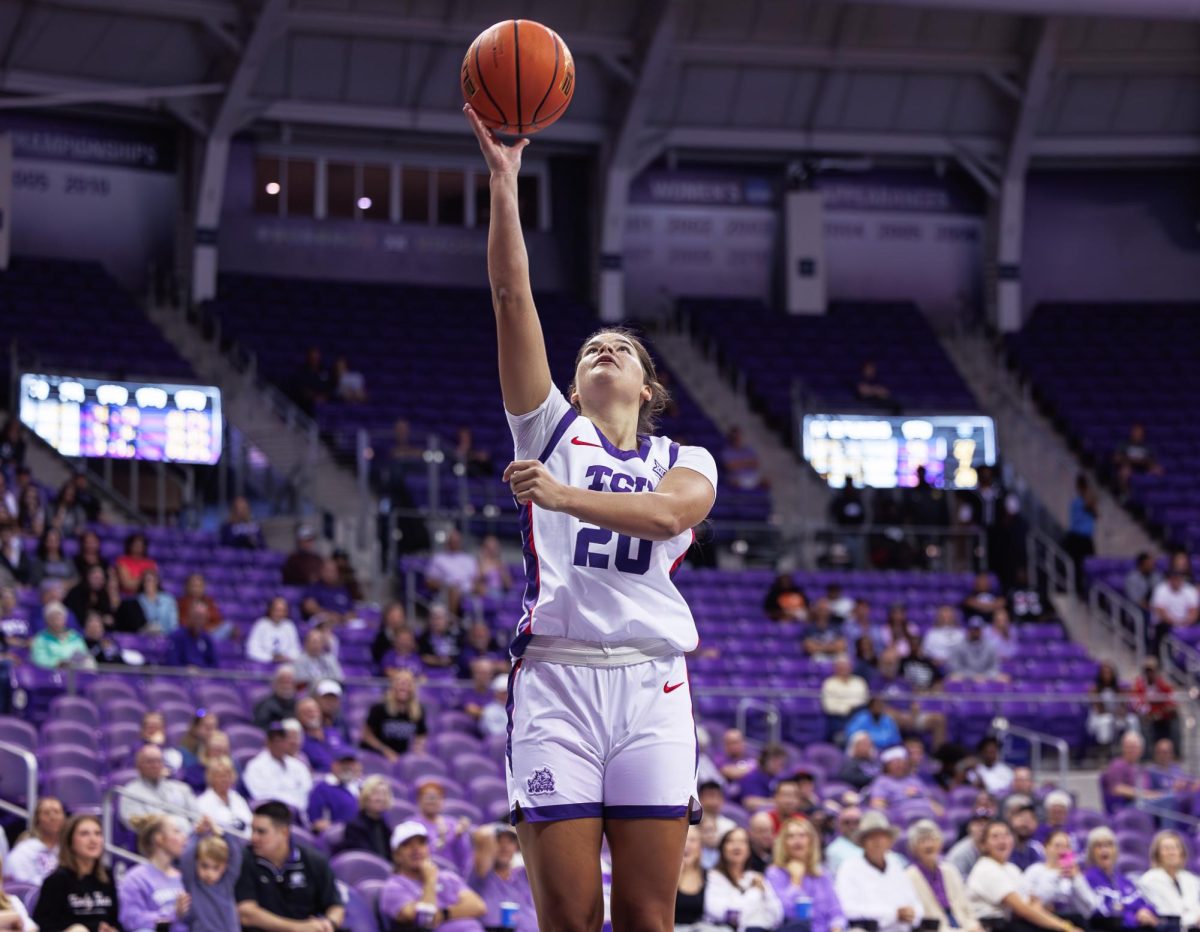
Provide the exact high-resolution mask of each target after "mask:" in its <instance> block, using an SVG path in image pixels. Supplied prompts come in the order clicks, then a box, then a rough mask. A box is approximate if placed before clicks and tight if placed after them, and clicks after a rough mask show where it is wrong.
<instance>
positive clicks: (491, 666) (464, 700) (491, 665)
mask: <svg viewBox="0 0 1200 932" xmlns="http://www.w3.org/2000/svg"><path fill="white" fill-rule="evenodd" d="M495 670H496V664H495V662H494V661H493V660H491V659H490V658H488V657H476V658H475V659H474V660H472V661H471V685H470V687H469V688H467V689H464V690H463V691H462V692H461V693H459V695H458V708H460V709H461V710H462V711H464V712H466V713H467V715H469V716H471V718H473V719H475V721H476V722H478V721H479V716H481V715H482V714H483V710H484V709H486V708H487V707H488V705H489V704H490V703H491V701H492V680H493V679H495V676H496V673H495Z"/></svg>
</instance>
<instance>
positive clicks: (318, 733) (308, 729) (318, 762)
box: [296, 696, 342, 773]
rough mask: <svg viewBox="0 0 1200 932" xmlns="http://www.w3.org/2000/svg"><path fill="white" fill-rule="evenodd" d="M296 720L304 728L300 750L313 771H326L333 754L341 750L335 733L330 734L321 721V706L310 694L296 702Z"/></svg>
mask: <svg viewBox="0 0 1200 932" xmlns="http://www.w3.org/2000/svg"><path fill="white" fill-rule="evenodd" d="M296 720H297V721H298V722H300V727H301V728H302V729H304V742H303V743H302V744H301V745H300V750H301V751H302V752H303V753H304V756H305V757H307V758H308V764H309V766H310V767H312V769H313V772H314V773H328V772H329V769H330V768H331V767H332V766H333V761H334V756H335V755H336V754H337V753H338V752H339V751H340V750H341V747H342V746H341V743H340V741H339V740H338V739H337V736H336V733H334V734H331V733H330V732H328V731H327V730H326V728H325V723H324V722H322V721H321V708H320V706H318V705H317V700H316V699H314V698H313V697H312V696H305V697H304V698H303V699H299V700H297V702H296Z"/></svg>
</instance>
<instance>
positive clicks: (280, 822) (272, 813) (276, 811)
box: [254, 800, 292, 828]
mask: <svg viewBox="0 0 1200 932" xmlns="http://www.w3.org/2000/svg"><path fill="white" fill-rule="evenodd" d="M254 814H255V815H256V816H262V817H263V818H264V819H270V820H271V822H272V823H273V824H274V826H275V827H276V828H291V825H292V810H290V809H289V808H288V807H287V806H286V805H285V804H284V803H281V802H276V801H275V800H271V801H270V802H265V803H259V804H258V805H257V806H255V807H254Z"/></svg>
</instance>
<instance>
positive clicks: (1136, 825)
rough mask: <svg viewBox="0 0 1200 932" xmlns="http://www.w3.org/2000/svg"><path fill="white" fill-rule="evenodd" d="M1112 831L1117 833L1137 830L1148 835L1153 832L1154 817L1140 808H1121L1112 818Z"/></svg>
mask: <svg viewBox="0 0 1200 932" xmlns="http://www.w3.org/2000/svg"><path fill="white" fill-rule="evenodd" d="M1112 825H1113V831H1115V832H1116V833H1117V834H1118V835H1120V834H1121V833H1123V832H1137V833H1140V834H1143V835H1150V834H1153V832H1154V817H1153V816H1152V815H1150V813H1148V812H1143V811H1142V810H1141V809H1134V808H1133V807H1130V808H1128V809H1122V810H1121V811H1120V812H1118V813H1117V814H1116V815H1115V816H1113V820H1112Z"/></svg>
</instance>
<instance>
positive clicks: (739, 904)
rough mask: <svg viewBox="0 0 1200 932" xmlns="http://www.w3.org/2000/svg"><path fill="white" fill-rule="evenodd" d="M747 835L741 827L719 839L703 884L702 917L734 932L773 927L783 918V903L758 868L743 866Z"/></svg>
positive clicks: (745, 857) (747, 844)
mask: <svg viewBox="0 0 1200 932" xmlns="http://www.w3.org/2000/svg"><path fill="white" fill-rule="evenodd" d="M749 860H750V836H749V835H748V834H746V830H745V829H744V828H735V829H731V830H730V831H728V832H726V833H725V835H724V837H723V838H722V839H721V846H720V849H719V857H718V860H717V866H716V867H714V868H713V869H712V870H711V871H709V872H708V881H707V883H706V884H705V888H704V917H705V919H707V920H708V921H709V922H715V923H718V924H724V925H727V926H729V927H730V928H732V929H733V930H735V932H753V930H756V929H774V928H776V927H777V926H778V925H779V924H780V923H781V922H783V905H782V904H781V903H780V902H779V897H778V896H776V895H775V891H774V890H773V889H772V888H771V885H770V884H768V883H767V882H766V880H765V879H764V878H763V875H762V874H760V873H759V872H758V871H752V870H747V869H746V862H747V861H749Z"/></svg>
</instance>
